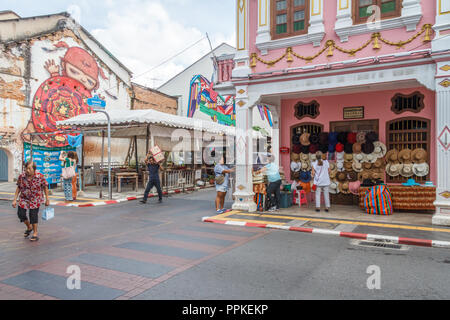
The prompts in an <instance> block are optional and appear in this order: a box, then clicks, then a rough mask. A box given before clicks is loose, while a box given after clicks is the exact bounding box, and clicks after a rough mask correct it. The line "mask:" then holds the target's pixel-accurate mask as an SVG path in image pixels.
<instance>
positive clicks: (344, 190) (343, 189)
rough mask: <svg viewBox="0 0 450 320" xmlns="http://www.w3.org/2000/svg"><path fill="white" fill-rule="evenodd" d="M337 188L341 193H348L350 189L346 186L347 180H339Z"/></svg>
mask: <svg viewBox="0 0 450 320" xmlns="http://www.w3.org/2000/svg"><path fill="white" fill-rule="evenodd" d="M338 188H339V191H340V192H341V193H344V194H348V193H350V190H349V188H348V181H345V182H340V183H339V187H338Z"/></svg>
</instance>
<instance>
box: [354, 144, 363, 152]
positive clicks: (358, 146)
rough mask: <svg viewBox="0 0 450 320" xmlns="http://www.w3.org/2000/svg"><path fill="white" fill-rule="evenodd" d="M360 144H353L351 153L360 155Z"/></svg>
mask: <svg viewBox="0 0 450 320" xmlns="http://www.w3.org/2000/svg"><path fill="white" fill-rule="evenodd" d="M361 150H362V149H361V143H359V142H355V143H354V144H353V146H352V151H353V153H361Z"/></svg>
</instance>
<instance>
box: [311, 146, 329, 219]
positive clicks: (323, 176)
mask: <svg viewBox="0 0 450 320" xmlns="http://www.w3.org/2000/svg"><path fill="white" fill-rule="evenodd" d="M316 158H317V160H316V161H314V162H313V163H312V172H311V176H312V177H314V184H315V185H316V212H320V194H321V192H322V191H323V193H324V198H325V211H326V212H328V210H329V209H330V189H329V187H330V183H331V181H330V164H329V163H328V161H327V160H323V158H322V152H320V151H318V152H317V153H316Z"/></svg>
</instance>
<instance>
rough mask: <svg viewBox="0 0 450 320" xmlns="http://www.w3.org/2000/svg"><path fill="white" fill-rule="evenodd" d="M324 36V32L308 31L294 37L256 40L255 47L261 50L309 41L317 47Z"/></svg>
mask: <svg viewBox="0 0 450 320" xmlns="http://www.w3.org/2000/svg"><path fill="white" fill-rule="evenodd" d="M324 37H325V32H317V33H308V34H304V35H300V36H295V37H289V38H282V39H277V40H271V41H265V42H256V47H257V48H258V49H259V50H260V51H261V52H263V51H267V50H273V49H280V48H286V47H294V46H300V45H303V44H309V43H312V44H313V45H314V46H315V47H317V46H319V45H320V43H321V42H322V40H323V38H324ZM263 54H264V53H263Z"/></svg>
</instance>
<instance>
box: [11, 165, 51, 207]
mask: <svg viewBox="0 0 450 320" xmlns="http://www.w3.org/2000/svg"><path fill="white" fill-rule="evenodd" d="M17 187H18V188H19V190H20V195H19V207H21V208H22V209H37V208H39V207H40V206H41V204H42V203H43V202H44V194H43V192H42V190H43V189H44V188H48V183H47V181H46V180H45V178H44V176H43V175H42V174H41V173H39V172H36V173H35V174H34V176H33V177H32V178H31V179H29V178H28V177H27V175H26V173H22V174H21V175H20V176H19V178H18V179H17Z"/></svg>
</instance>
